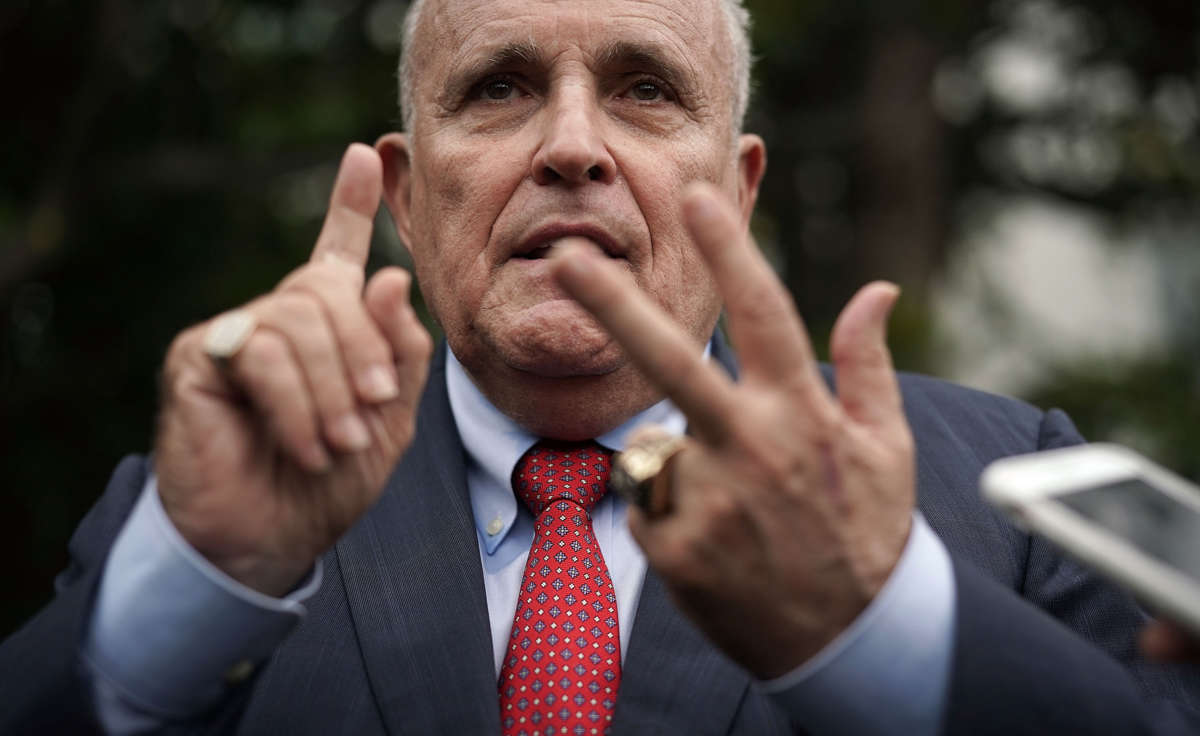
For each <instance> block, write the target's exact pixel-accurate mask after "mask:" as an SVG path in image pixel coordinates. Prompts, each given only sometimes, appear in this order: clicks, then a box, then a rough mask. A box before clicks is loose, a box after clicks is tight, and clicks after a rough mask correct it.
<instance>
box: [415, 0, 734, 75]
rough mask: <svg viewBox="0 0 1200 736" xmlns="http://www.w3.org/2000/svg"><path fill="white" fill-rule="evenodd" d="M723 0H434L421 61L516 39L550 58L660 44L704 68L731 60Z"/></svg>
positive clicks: (436, 62)
mask: <svg viewBox="0 0 1200 736" xmlns="http://www.w3.org/2000/svg"><path fill="white" fill-rule="evenodd" d="M721 1H722V0H428V2H427V4H426V7H425V8H424V9H423V12H422V17H421V20H420V23H419V24H418V26H417V28H416V31H417V38H416V39H414V40H415V41H416V43H415V44H414V45H415V46H417V47H418V48H417V49H415V50H416V51H417V53H416V56H418V57H419V58H418V59H417V60H416V61H417V62H418V65H419V66H425V67H427V68H428V67H431V66H434V67H436V66H440V65H444V64H453V63H454V62H455V61H457V60H461V59H462V58H464V57H469V56H472V55H478V54H487V53H489V52H490V51H491V50H492V49H495V48H497V47H501V46H505V45H513V44H524V45H532V46H535V47H537V48H538V49H539V50H540V51H542V52H543V53H545V54H546V55H548V56H550V57H554V56H556V55H558V54H561V53H564V52H568V51H571V50H573V49H578V50H579V51H581V52H582V53H583V55H584V56H585V58H586V57H587V56H589V55H590V54H595V53H597V52H599V51H601V50H602V49H603V48H605V47H606V46H611V45H612V44H613V43H616V42H622V43H637V44H640V45H646V46H652V47H657V48H658V49H659V50H660V51H661V52H663V53H666V54H670V55H671V56H674V57H676V59H677V61H678V62H679V63H680V64H684V65H687V66H691V67H693V68H696V70H697V71H699V67H705V66H716V65H717V64H719V63H724V62H727V61H728V59H727V57H728V56H729V51H728V47H729V45H730V44H729V41H728V39H727V38H726V33H725V31H724V28H723V25H722V17H721V13H722V10H721V8H720V6H719V3H720V2H721Z"/></svg>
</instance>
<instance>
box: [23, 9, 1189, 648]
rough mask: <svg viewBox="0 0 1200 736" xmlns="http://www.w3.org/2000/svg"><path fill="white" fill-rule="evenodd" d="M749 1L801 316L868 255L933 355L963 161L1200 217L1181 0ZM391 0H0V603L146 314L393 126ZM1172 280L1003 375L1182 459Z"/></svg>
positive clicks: (126, 393) (52, 561) (222, 301)
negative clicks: (1132, 332) (1159, 304)
mask: <svg viewBox="0 0 1200 736" xmlns="http://www.w3.org/2000/svg"><path fill="white" fill-rule="evenodd" d="M748 4H749V5H750V6H751V8H752V10H753V12H754V14H755V18H756V24H755V46H756V51H757V54H758V57H759V59H760V62H759V64H758V67H757V72H756V93H755V99H754V103H753V108H752V111H751V115H750V119H749V122H748V128H749V129H750V130H753V131H755V132H759V133H760V134H762V135H763V136H764V137H765V138H766V140H767V143H768V151H769V167H768V174H767V181H766V182H765V184H764V188H763V191H762V195H761V200H760V208H759V211H758V213H757V214H756V217H755V221H754V230H755V233H756V235H757V237H758V239H759V242H760V244H761V245H762V247H763V248H764V250H765V251H766V252H767V254H768V255H769V257H770V258H771V259H772V261H773V262H774V263H775V264H776V266H777V267H778V269H779V270H780V273H781V274H782V275H783V276H784V278H785V279H786V281H787V283H788V285H789V286H790V287H791V289H792V290H793V293H794V294H795V296H796V299H797V303H798V304H799V306H800V307H801V310H802V312H803V313H804V315H805V317H806V319H807V321H808V322H809V324H810V327H811V329H812V332H813V334H814V336H815V339H816V341H817V342H818V344H823V343H824V341H825V336H826V335H827V333H828V330H829V328H830V326H831V324H832V321H833V319H834V317H835V316H836V314H837V311H838V309H839V308H840V307H841V305H842V304H844V303H845V301H846V300H847V299H848V298H849V296H850V295H851V294H852V293H853V291H854V290H855V289H856V288H857V287H858V286H859V285H861V284H862V283H863V282H864V281H866V280H868V279H870V278H878V277H883V278H890V279H892V280H895V281H897V282H899V283H901V284H902V285H903V286H904V288H905V293H906V298H905V300H904V301H903V302H902V305H901V307H900V309H899V310H898V312H897V314H896V316H895V319H894V322H893V335H892V343H893V346H894V349H895V354H896V362H897V365H898V366H899V367H901V368H906V369H912V370H926V371H934V372H938V371H939V370H941V369H942V367H943V366H945V365H946V364H947V363H946V361H945V360H944V356H943V355H942V354H941V351H942V350H943V349H944V346H945V343H944V341H943V340H942V339H940V338H939V337H938V336H937V334H936V330H935V329H934V322H935V319H936V317H937V315H936V314H935V309H936V307H935V304H936V303H937V300H936V298H935V295H934V292H935V290H936V285H937V283H938V279H939V278H940V277H941V276H942V274H943V271H944V266H945V264H946V262H947V259H948V256H949V254H950V253H951V252H952V251H953V249H954V248H956V247H957V244H958V243H960V242H961V241H962V240H963V238H964V236H965V234H967V233H968V232H969V231H970V230H971V228H973V227H976V226H977V225H978V223H977V222H975V221H974V220H972V218H971V217H969V216H967V215H965V214H964V208H963V202H964V201H965V198H966V197H968V196H970V195H971V194H972V193H977V192H979V191H985V192H988V193H990V194H991V195H993V196H1000V197H1003V196H1005V195H1006V194H1021V195H1036V196H1039V197H1045V198H1048V199H1049V200H1050V201H1068V202H1071V203H1074V204H1076V205H1079V206H1083V207H1088V208H1093V209H1094V210H1095V211H1096V212H1099V213H1102V214H1103V216H1104V217H1106V218H1110V220H1111V221H1112V222H1113V223H1114V227H1117V228H1122V227H1124V228H1127V229H1130V230H1136V229H1138V228H1139V227H1140V223H1145V222H1147V221H1149V220H1154V221H1156V222H1161V221H1162V219H1163V217H1164V216H1163V215H1162V214H1161V213H1162V212H1164V211H1165V212H1167V213H1168V214H1167V215H1165V217H1166V221H1167V222H1168V223H1175V222H1180V223H1184V225H1186V226H1184V225H1181V227H1182V228H1183V229H1182V231H1181V232H1182V235H1181V236H1180V238H1182V240H1183V241H1184V242H1187V241H1188V239H1189V238H1193V239H1194V238H1195V237H1197V232H1196V229H1195V228H1194V227H1193V226H1192V224H1194V222H1195V220H1194V219H1193V220H1192V221H1190V222H1191V223H1192V224H1187V223H1188V222H1189V221H1188V220H1187V217H1186V216H1184V215H1178V216H1176V215H1172V214H1170V213H1172V212H1176V213H1179V212H1183V213H1186V212H1188V211H1191V212H1193V213H1194V212H1195V211H1196V209H1195V205H1196V204H1197V195H1198V191H1200V163H1198V161H1200V154H1198V145H1200V144H1198V143H1197V133H1196V130H1197V127H1196V117H1197V116H1196V98H1197V94H1196V81H1197V74H1198V71H1200V67H1198V65H1197V52H1198V48H1200V36H1198V35H1197V34H1198V33H1200V22H1198V19H1197V10H1196V7H1195V6H1194V4H1192V3H1160V4H1146V3H1140V2H1133V1H1132V0H1121V1H1117V0H1109V1H1107V2H1095V3H1090V4H1087V5H1082V4H1077V3H1071V2H1050V1H1049V0H1023V1H1021V2H1016V1H1006V0H998V1H997V2H991V3H987V2H979V1H976V2H947V1H946V0H923V1H922V0H908V1H902V2H895V1H894V0H860V2H855V3H835V2H830V1H829V0H751V2H749V3H748ZM403 9H404V3H403V2H400V1H399V0H302V1H301V2H282V1H281V0H260V1H258V2H232V1H229V0H155V1H153V2H151V1H150V0H99V1H98V2H95V3H90V4H85V5H82V6H81V5H79V4H76V3H70V2H67V1H66V0H43V1H41V2H30V1H29V0H23V1H16V2H7V3H5V4H4V6H3V7H2V8H0V68H4V69H5V70H6V71H7V74H6V77H7V78H8V90H7V95H6V97H7V99H8V100H9V103H8V106H7V109H8V113H7V114H6V115H5V116H4V117H3V119H2V120H0V129H2V131H3V135H2V136H0V150H3V161H4V162H5V164H4V167H3V170H2V171H0V447H3V466H2V472H3V477H4V478H5V483H4V486H5V495H4V510H5V513H4V515H3V518H4V520H5V521H4V522H3V523H4V526H5V529H4V534H3V535H0V539H2V540H3V541H0V553H2V554H3V558H4V559H7V560H10V561H12V560H19V561H21V563H22V564H18V565H16V566H12V567H13V569H14V571H15V574H10V575H7V576H6V579H7V580H8V581H9V582H8V585H7V586H6V593H5V603H4V605H3V606H0V633H3V632H7V631H9V630H11V629H12V628H14V627H16V626H17V625H18V624H19V622H20V621H21V620H22V619H24V618H25V617H27V616H28V615H29V614H30V613H31V612H32V611H33V610H35V609H36V608H37V607H38V606H39V605H41V603H42V602H43V601H44V600H45V599H46V598H48V597H49V595H50V593H51V586H50V580H51V578H52V576H53V574H54V573H55V572H56V571H57V570H58V569H60V568H61V567H62V566H63V565H64V564H65V560H66V557H65V549H66V540H67V538H68V536H69V534H70V530H71V529H72V528H73V527H74V525H75V524H76V523H77V522H78V520H79V519H80V518H81V517H82V515H83V513H84V512H85V511H86V509H87V508H88V506H89V505H90V504H91V503H92V502H93V501H94V500H95V498H96V497H97V496H98V494H99V493H100V492H101V490H102V488H103V486H104V483H105V481H106V479H107V475H108V473H109V472H110V470H111V468H112V467H113V466H114V464H115V463H116V461H117V460H118V459H119V458H120V457H121V455H122V454H124V453H127V452H144V451H147V450H148V449H149V447H150V444H151V437H152V433H153V423H154V420H153V417H154V413H155V401H156V400H155V380H156V376H155V374H156V370H157V366H158V364H159V362H160V360H161V356H162V354H163V352H164V350H165V348H166V346H167V344H168V343H169V341H170V339H171V337H172V336H173V335H174V334H175V333H176V332H178V331H179V330H180V329H182V328H183V327H185V326H187V325H189V324H192V323H194V322H196V321H199V320H201V319H204V318H206V317H208V316H210V315H212V314H214V313H217V312H219V311H222V310H224V309H226V308H228V307H230V306H231V305H234V304H238V303H240V302H243V301H245V300H247V299H248V298H250V297H252V296H253V295H255V294H257V293H259V292H261V291H263V290H265V289H267V288H269V287H270V286H271V285H272V284H273V283H275V282H276V281H277V280H278V279H279V278H280V276H281V275H282V274H284V273H285V272H287V271H288V270H289V269H291V268H292V267H294V266H295V265H296V264H297V263H298V262H300V261H301V260H303V259H304V258H305V257H306V256H307V253H308V250H309V248H310V247H311V243H312V241H313V238H314V237H315V235H316V232H317V230H318V228H319V225H320V220H321V217H322V215H323V210H324V202H325V198H326V196H327V193H328V188H329V185H330V183H331V181H332V176H333V173H334V167H335V165H336V162H337V160H338V158H339V156H340V154H341V151H342V149H343V148H344V146H345V145H346V144H347V143H348V142H349V141H353V140H359V141H368V142H369V141H373V140H374V139H375V138H376V137H377V136H378V135H379V134H380V133H382V132H384V131H387V130H390V129H394V128H396V127H398V119H399V115H398V112H397V109H396V104H395V74H394V67H395V60H396V51H397V34H396V30H397V24H398V22H399V19H400V16H401V14H402V12H403ZM1064 19H1065V20H1064ZM1005 44H1008V45H1007V46H1006V45H1005ZM1014 48H1015V49H1016V51H1015V52H1014V51H1013V49H1014ZM1018 52H1020V53H1018ZM1005 53H1007V54H1008V56H1007V57H1006V56H1004V54H1005ZM1022 53H1023V54H1024V56H1022V55H1021V54H1022ZM1014 54H1015V55H1014ZM997 59H1000V60H1001V61H1003V60H1005V59H1007V60H1008V61H1009V62H1011V63H1010V64H1009V67H1010V68H1009V70H1008V73H1009V77H1012V75H1013V74H1014V73H1015V74H1016V75H1017V78H1018V80H1019V78H1020V74H1021V73H1022V71H1021V70H1022V68H1023V67H1022V66H1021V64H1022V63H1025V64H1026V66H1027V67H1028V66H1029V64H1031V63H1032V64H1033V66H1032V67H1029V68H1031V69H1033V71H1029V70H1028V69H1026V72H1027V73H1026V87H1027V88H1032V89H1034V91H1037V89H1038V84H1041V85H1042V88H1045V89H1043V90H1042V92H1041V93H1040V94H1042V98H1041V99H1040V101H1035V102H1033V103H1029V101H1028V100H1026V103H1028V104H1026V103H1021V102H1020V100H1019V98H1020V94H1019V93H1020V91H1021V86H1020V84H1017V86H1016V87H1012V84H1014V83H1013V82H1012V80H1011V79H1009V80H1008V81H1007V82H1006V81H1005V78H1004V76H1003V74H1001V73H1000V72H997V71H996V65H997V64H998V63H999V62H998V61H997ZM1022 59H1023V60H1024V61H1022ZM1031 59H1032V60H1033V61H1032V62H1031V61H1030V60H1031ZM1047 59H1049V61H1047ZM1038 63H1041V64H1042V67H1041V69H1042V77H1041V78H1040V79H1041V81H1040V82H1039V77H1038V73H1037V68H1038V67H1037V64H1038ZM1014 64H1015V66H1013V65H1014ZM1047 64H1049V67H1047V66H1046V65H1047ZM1001 67H1003V65H1001ZM1046 68H1050V69H1052V72H1053V73H1052V75H1051V76H1054V75H1057V77H1055V79H1057V80H1058V86H1054V85H1050V86H1049V87H1047V86H1046V83H1045V79H1044V77H1045V72H1046ZM1014 69H1015V70H1016V71H1015V72H1014V71H1013V70H1014ZM997 74H1000V76H999V77H997ZM1089 80H1091V81H1089ZM1005 84H1009V85H1010V87H1009V88H1007V89H1008V91H1009V92H1014V90H1015V92H1014V94H1016V98H1012V95H1009V96H1007V97H1006V95H1005V89H1006V88H1005V87H1004V85H1005ZM1088 84H1091V85H1092V87H1088ZM1030 85H1032V87H1030ZM1089 89H1090V90H1092V92H1094V95H1093V96H1094V97H1095V99H1092V97H1089V96H1088V95H1089V94H1090V93H1089V92H1088V90H1089ZM1025 91H1026V92H1029V89H1025ZM1114 95H1115V97H1114ZM1122 95H1124V97H1122ZM1014 99H1016V100H1017V101H1016V102H1015V103H1014ZM1089 100H1090V102H1089ZM1105 100H1107V102H1105ZM1114 100H1115V101H1114ZM1105 104H1107V105H1108V107H1107V108H1106V107H1104V105H1105ZM1189 105H1190V107H1189ZM1089 151H1090V153H1089ZM1164 207H1165V208H1166V209H1165V210H1164V209H1163V208H1164ZM1146 213H1158V214H1154V215H1153V216H1151V215H1147V214H1146ZM1155 218H1157V219H1155ZM377 224H378V227H377V228H376V230H377V232H376V239H375V243H374V251H373V256H372V260H373V264H374V265H376V266H377V265H378V264H380V263H383V262H391V261H397V260H399V261H401V262H403V261H404V258H405V254H404V251H403V248H402V247H401V246H400V244H399V243H398V241H397V240H396V238H395V235H394V234H393V233H392V232H391V228H390V223H388V222H387V218H386V215H381V217H380V220H379V221H378V223H377ZM1176 240H1177V241H1178V240H1179V238H1177V239H1176ZM1193 242H1194V241H1193ZM1193 250H1195V249H1193ZM1187 257H1188V256H1187V252H1186V248H1185V249H1184V256H1183V258H1185V260H1186V258H1187ZM1191 262H1192V263H1194V262H1195V260H1194V259H1193V260H1192V261H1191ZM1191 273H1193V274H1195V273H1200V269H1196V270H1195V271H1192V272H1191ZM1189 278H1190V277H1189ZM1173 283H1176V287H1175V288H1176V292H1177V296H1178V298H1177V299H1176V300H1175V302H1173V304H1174V306H1173V307H1172V308H1171V310H1170V315H1171V317H1170V318H1171V320H1173V321H1172V325H1174V327H1173V329H1172V330H1171V331H1170V344H1169V345H1168V346H1167V348H1166V349H1164V350H1163V351H1161V353H1160V354H1157V355H1154V356H1149V357H1145V358H1144V359H1143V358H1139V357H1138V356H1133V357H1132V358H1128V357H1127V358H1123V359H1120V360H1116V361H1115V362H1114V361H1113V360H1112V359H1109V358H1105V359H1104V360H1101V361H1093V360H1090V359H1088V358H1087V356H1080V358H1079V360H1075V361H1068V364H1067V365H1064V366H1062V368H1061V370H1060V371H1052V372H1047V373H1045V374H1044V375H1042V376H1041V378H1040V379H1039V380H1038V381H1037V382H1035V383H1034V384H1030V385H1029V386H1027V388H1026V389H1025V390H1024V393H1025V394H1026V396H1027V398H1030V399H1032V400H1034V401H1036V402H1038V403H1041V404H1044V405H1055V404H1057V405H1061V406H1063V407H1064V408H1067V409H1068V410H1069V411H1070V412H1071V413H1072V414H1073V415H1074V417H1075V418H1076V420H1077V421H1078V423H1079V424H1080V426H1081V428H1082V429H1084V431H1085V433H1086V434H1088V435H1089V436H1090V437H1092V438H1106V437H1108V438H1115V439H1117V440H1120V441H1127V442H1130V443H1132V444H1135V445H1137V446H1139V447H1141V448H1142V449H1145V450H1147V451H1148V452H1150V453H1151V454H1152V455H1153V456H1154V457H1156V458H1157V459H1159V460H1160V461H1162V462H1164V463H1166V464H1168V465H1170V466H1172V467H1175V468H1177V469H1178V470H1180V471H1181V472H1184V473H1186V474H1188V475H1190V476H1191V477H1192V478H1200V460H1198V459H1197V453H1196V449H1197V448H1196V443H1194V442H1193V441H1192V440H1191V437H1192V436H1193V432H1194V431H1196V428H1200V409H1198V404H1200V402H1198V401H1197V397H1198V395H1200V373H1198V369H1197V365H1198V364H1200V363H1198V361H1197V358H1198V357H1200V331H1197V330H1195V329H1194V328H1193V327H1192V324H1194V323H1193V322H1189V321H1188V318H1189V316H1197V315H1195V300H1194V295H1195V294H1196V293H1197V291H1196V290H1190V286H1188V283H1187V282H1185V283H1184V284H1183V285H1182V286H1179V284H1178V282H1173ZM1191 285H1193V286H1197V287H1200V284H1198V283H1195V282H1191ZM418 306H419V305H418ZM1001 337H1002V336H1001V335H999V334H998V335H997V336H996V339H997V340H999V339H1001Z"/></svg>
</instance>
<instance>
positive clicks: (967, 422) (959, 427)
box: [898, 373, 1082, 458]
mask: <svg viewBox="0 0 1200 736" xmlns="http://www.w3.org/2000/svg"><path fill="white" fill-rule="evenodd" d="M898 377H899V383H900V393H901V396H902V397H903V401H904V411H905V413H906V415H907V416H908V421H909V424H910V426H911V427H912V429H913V434H914V436H915V437H916V438H917V441H918V443H919V444H920V443H922V442H924V443H930V442H936V443H938V444H953V445H958V446H970V447H971V448H972V449H973V450H974V452H975V453H976V454H978V455H981V456H982V457H985V458H995V457H999V456H1001V455H1009V454H1014V453H1021V452H1033V451H1035V450H1038V449H1043V448H1045V447H1049V446H1057V445H1062V444H1073V443H1076V442H1080V441H1082V438H1081V437H1080V436H1079V434H1078V432H1077V431H1076V430H1075V427H1074V425H1073V424H1072V423H1071V420H1070V419H1069V418H1067V416H1066V415H1065V414H1064V413H1063V412H1062V411H1059V410H1057V409H1054V410H1051V411H1049V412H1047V411H1043V410H1042V409H1039V408H1037V407H1035V406H1033V405H1031V404H1029V403H1027V402H1025V401H1022V400H1020V399H1015V398H1012V397H1010V396H1001V395H999V394H994V393H989V392H987V391H980V390H978V389H973V388H969V387H967V386H962V385H959V384H956V383H952V382H950V381H945V380H942V379H938V378H932V377H930V376H923V375H918V374H913V373H901V374H899V375H898Z"/></svg>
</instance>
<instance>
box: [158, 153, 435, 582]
mask: <svg viewBox="0 0 1200 736" xmlns="http://www.w3.org/2000/svg"><path fill="white" fill-rule="evenodd" d="M381 190H382V163H381V162H380V159H379V156H378V155H377V154H376V153H375V151H374V150H373V149H371V148H370V147H368V146H365V145H361V144H355V145H352V146H350V148H349V149H348V150H347V151H346V154H345V156H344V157H343V159H342V164H341V168H340V169H339V171H338V175H337V180H336V181H335V183H334V186H333V194H332V195H331V197H330V202H329V212H328V213H327V215H326V217H325V224H324V226H323V227H322V229H321V233H320V235H319V237H318V238H317V243H316V247H315V248H314V249H313V253H312V258H311V259H310V260H309V262H308V263H307V264H305V265H304V266H302V267H300V268H298V269H297V270H295V271H293V272H292V273H291V274H289V275H288V276H287V277H286V278H285V279H284V280H283V282H282V283H280V284H279V286H278V287H277V288H276V289H275V290H274V291H272V292H271V293H269V294H266V295H264V296H262V297H260V298H258V299H255V300H254V301H252V302H250V303H249V304H247V305H245V306H244V307H243V309H244V310H246V311H247V312H249V313H250V314H251V315H252V316H253V317H254V318H255V319H256V321H257V328H256V329H255V330H254V331H253V332H252V333H251V334H250V337H249V339H248V340H247V341H246V342H245V343H244V345H243V346H242V347H241V348H240V349H239V350H238V351H237V352H236V354H234V355H233V357H231V358H230V359H229V360H228V361H227V363H226V365H224V366H218V365H217V364H216V363H215V362H214V361H213V360H212V359H211V358H210V357H209V356H208V355H207V354H206V353H205V352H204V339H205V335H206V333H207V331H208V329H209V327H210V326H211V322H207V323H203V324H200V325H197V326H195V327H193V328H191V329H189V330H187V331H185V332H183V333H182V334H180V335H179V336H178V337H177V338H176V339H175V341H174V342H173V343H172V345H171V348H170V350H169V352H168V354H167V359H166V364H165V366H164V368H163V399H162V414H161V417H160V420H159V428H158V434H157V438H156V443H155V458H154V463H155V470H156V472H157V475H158V487H159V493H160V495H161V497H162V502H163V507H164V508H165V509H166V512H167V514H168V516H169V517H170V519H171V521H172V522H173V523H174V525H175V526H176V527H177V528H178V529H179V531H180V532H181V533H182V535H183V536H184V538H185V539H186V540H187V541H188V542H189V543H190V544H191V545H192V546H193V547H195V548H196V549H197V550H198V551H199V552H200V553H201V554H203V555H204V556H205V557H206V558H208V559H209V560H210V561H212V562H213V563H214V564H216V565H217V566H218V567H219V568H221V569H222V570H224V571H225V572H227V573H229V574H230V575H231V576H232V577H234V578H235V579H237V580H239V581H241V582H242V583H245V584H246V585H249V586H250V587H252V588H255V589H257V590H259V591H261V592H264V593H268V594H274V595H279V594H282V593H284V592H286V591H287V590H289V589H290V588H291V587H293V586H294V585H295V584H296V583H297V582H298V581H299V579H300V578H301V577H303V575H304V574H305V572H306V571H307V570H308V569H310V568H311V566H312V564H313V562H314V560H315V559H316V557H317V556H319V555H320V554H321V553H322V552H323V551H324V550H325V549H327V548H328V547H329V546H330V545H332V544H333V542H334V541H336V540H337V538H338V537H339V536H341V534H342V533H343V532H344V531H345V530H346V529H347V528H348V527H349V526H350V525H351V524H352V523H353V522H354V521H355V520H356V519H357V518H358V517H359V516H360V515H361V514H362V513H363V512H364V511H366V510H367V508H369V507H370V505H371V504H372V503H374V501H375V500H376V499H377V498H378V496H379V494H380V493H381V491H382V489H383V486H384V483H385V481H386V480H387V477H388V475H389V474H390V473H391V471H392V468H393V466H394V465H395V464H396V461H397V460H398V459H399V457H400V455H401V454H402V453H403V452H404V450H405V449H406V448H407V447H408V445H409V443H410V442H411V440H412V437H413V432H414V417H415V413H416V408H417V402H418V400H419V398H420V393H421V389H422V387H423V385H424V383H425V377H426V373H427V363H428V359H429V354H430V351H431V350H432V341H431V339H430V337H429V334H428V333H427V332H426V331H425V329H424V327H423V326H422V325H421V323H420V322H419V321H418V319H417V317H416V315H415V314H414V313H413V310H412V308H411V306H410V305H409V286H410V283H411V278H410V276H409V274H408V273H407V272H405V271H403V270H401V269H399V268H386V269H382V270H380V271H379V272H378V273H377V274H375V276H374V277H373V278H372V279H371V281H370V283H368V284H366V288H365V290H364V288H363V286H364V284H363V282H364V271H363V269H364V265H365V263H366V260H367V254H368V251H369V249H370V239H371V226H372V221H373V219H374V216H375V212H376V210H377V209H378V207H379V200H380V195H381Z"/></svg>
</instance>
